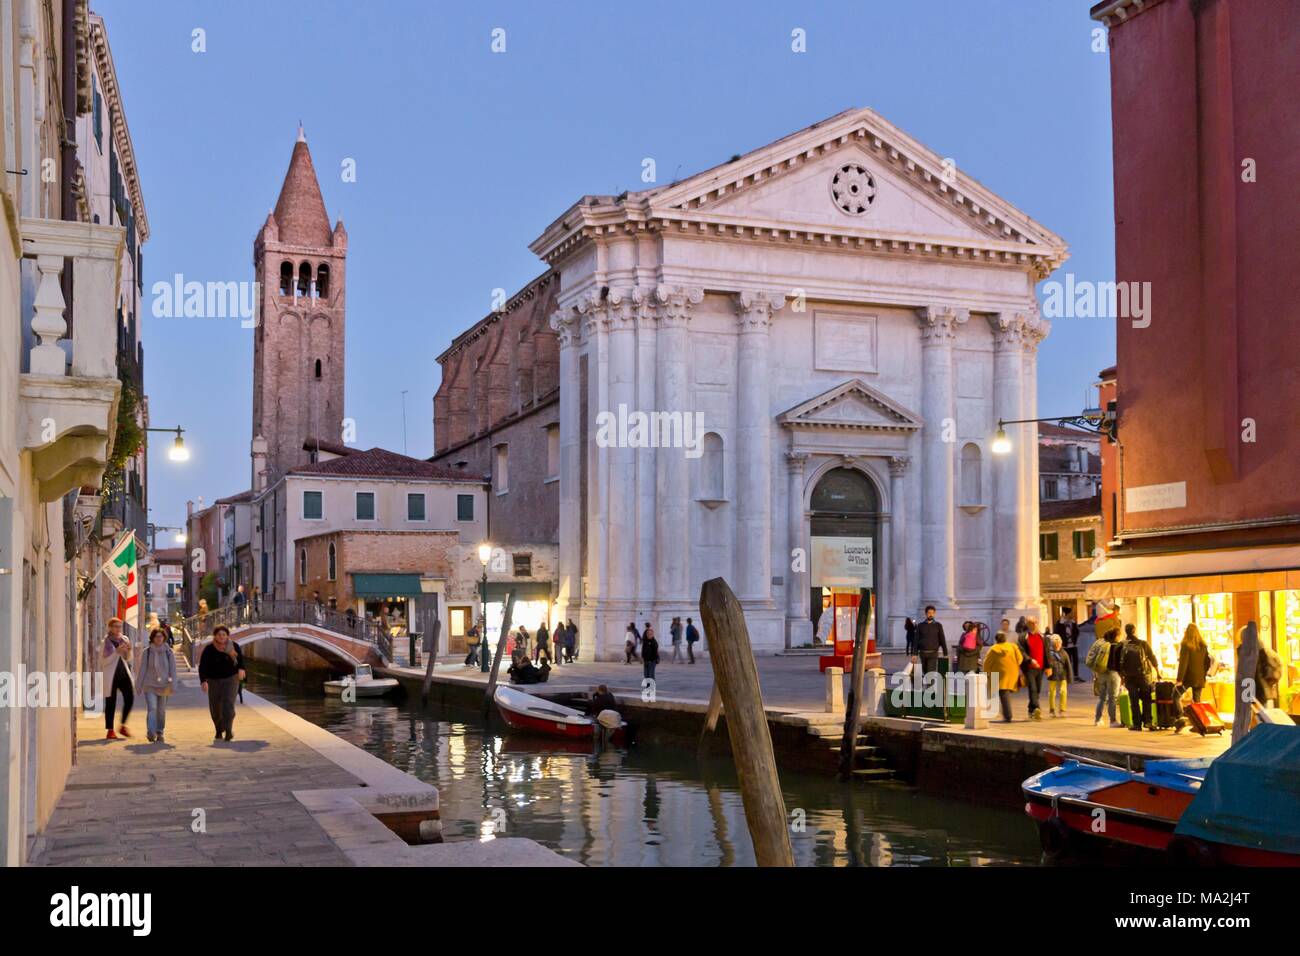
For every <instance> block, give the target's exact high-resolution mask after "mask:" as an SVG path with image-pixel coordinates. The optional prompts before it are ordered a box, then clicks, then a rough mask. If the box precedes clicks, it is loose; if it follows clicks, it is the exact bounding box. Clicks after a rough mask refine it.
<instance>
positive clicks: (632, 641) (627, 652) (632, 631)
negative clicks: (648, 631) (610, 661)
mask: <svg viewBox="0 0 1300 956" xmlns="http://www.w3.org/2000/svg"><path fill="white" fill-rule="evenodd" d="M640 643H641V635H640V634H639V633H637V629H636V624H635V623H631V624H628V626H627V640H626V641H624V642H623V663H624V664H631V663H632V661H633V660H640V658H639V657H638V656H637V653H636V646H637V645H638V644H640Z"/></svg>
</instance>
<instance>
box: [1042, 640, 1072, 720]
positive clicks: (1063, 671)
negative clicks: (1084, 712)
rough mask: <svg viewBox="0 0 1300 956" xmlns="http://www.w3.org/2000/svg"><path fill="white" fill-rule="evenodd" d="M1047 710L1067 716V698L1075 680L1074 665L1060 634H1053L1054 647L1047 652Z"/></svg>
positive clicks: (1051, 714) (1055, 714)
mask: <svg viewBox="0 0 1300 956" xmlns="http://www.w3.org/2000/svg"><path fill="white" fill-rule="evenodd" d="M1046 664H1047V666H1046V667H1045V668H1044V671H1045V672H1046V674H1047V680H1048V685H1047V712H1048V714H1049V715H1050V716H1052V717H1064V716H1065V700H1066V694H1067V693H1068V688H1069V686H1070V682H1071V681H1072V680H1074V666H1073V664H1072V663H1071V662H1070V655H1069V654H1068V653H1067V652H1066V651H1065V648H1064V647H1063V642H1062V640H1061V636H1060V635H1059V634H1053V635H1052V647H1051V649H1050V650H1049V651H1048V652H1047V661H1046Z"/></svg>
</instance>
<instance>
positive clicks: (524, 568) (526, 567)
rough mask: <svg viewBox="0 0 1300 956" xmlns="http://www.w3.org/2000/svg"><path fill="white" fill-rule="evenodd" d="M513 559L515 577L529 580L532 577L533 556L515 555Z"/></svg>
mask: <svg viewBox="0 0 1300 956" xmlns="http://www.w3.org/2000/svg"><path fill="white" fill-rule="evenodd" d="M514 559H515V577H517V578H530V577H532V576H533V556H532V555H531V554H516V555H515V556H514Z"/></svg>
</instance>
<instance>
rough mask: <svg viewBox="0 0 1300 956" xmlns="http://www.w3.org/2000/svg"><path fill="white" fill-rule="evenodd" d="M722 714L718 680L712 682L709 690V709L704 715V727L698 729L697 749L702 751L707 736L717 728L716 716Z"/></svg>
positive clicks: (707, 740) (707, 738)
mask: <svg viewBox="0 0 1300 956" xmlns="http://www.w3.org/2000/svg"><path fill="white" fill-rule="evenodd" d="M721 715H722V694H721V692H720V691H719V690H718V682H717V681H716V680H715V681H714V682H713V689H712V690H711V691H709V709H708V711H707V712H706V713H705V715H704V727H703V728H702V729H701V730H700V744H699V751H700V753H701V754H703V753H704V748H705V747H706V746H707V745H708V742H709V737H710V736H711V735H712V734H713V732H714V731H715V730H717V729H718V718H719V717H720V716H721Z"/></svg>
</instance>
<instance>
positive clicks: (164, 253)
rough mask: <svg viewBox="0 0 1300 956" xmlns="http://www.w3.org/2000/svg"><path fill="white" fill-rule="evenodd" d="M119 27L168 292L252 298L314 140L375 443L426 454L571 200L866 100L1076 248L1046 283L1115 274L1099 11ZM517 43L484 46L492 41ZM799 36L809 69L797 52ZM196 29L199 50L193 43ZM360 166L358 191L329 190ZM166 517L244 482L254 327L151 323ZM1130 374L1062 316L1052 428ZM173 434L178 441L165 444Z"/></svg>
mask: <svg viewBox="0 0 1300 956" xmlns="http://www.w3.org/2000/svg"><path fill="white" fill-rule="evenodd" d="M93 7H94V8H95V9H96V10H97V11H98V12H100V13H101V14H103V16H104V19H105V21H106V23H107V25H108V34H109V41H110V43H111V45H112V49H113V54H114V57H115V59H116V63H117V71H118V77H119V81H120V84H121V88H122V92H123V96H124V98H125V104H126V111H127V118H128V122H129V123H130V127H131V133H132V137H133V140H134V143H135V150H136V155H137V158H138V161H139V167H140V173H141V177H142V184H143V190H144V197H145V205H146V208H147V210H148V213H149V221H150V225H151V227H152V231H153V232H152V237H151V239H150V241H149V243H148V245H147V246H146V247H145V291H146V293H148V292H149V286H150V285H151V284H152V283H153V282H155V281H157V280H159V279H168V278H170V277H171V276H172V274H173V273H177V272H180V273H183V274H184V275H185V277H186V278H187V279H197V280H199V281H231V280H250V281H251V279H252V242H253V238H254V236H255V235H256V233H257V230H258V228H259V227H260V226H261V224H262V222H263V221H264V219H265V218H266V214H267V211H268V210H269V209H270V208H271V206H272V205H274V203H275V199H276V195H277V193H278V190H279V186H280V182H281V179H282V177H283V176H284V171H285V167H286V165H287V163H288V160H289V154H290V152H291V150H292V147H293V142H294V137H295V134H296V130H297V124H298V121H299V120H302V122H303V123H304V125H305V127H306V131H307V138H308V142H309V144H310V146H311V150H312V155H313V158H314V160H315V163H316V168H317V171H318V173H319V175H320V178H321V187H322V190H323V191H324V194H325V202H326V205H327V207H328V209H329V212H330V216H331V218H335V217H338V216H340V215H341V216H342V217H343V219H344V222H345V223H346V225H347V229H348V234H349V243H350V248H349V255H348V275H347V282H348V326H347V385H346V387H347V413H348V415H349V416H351V417H353V418H355V419H356V421H357V425H358V440H357V444H358V445H360V446H361V447H371V446H373V445H381V446H384V447H387V448H392V449H395V450H397V451H401V450H402V397H401V391H402V390H403V389H405V390H407V392H408V394H407V396H406V419H407V426H406V434H407V439H406V441H407V447H408V449H409V453H410V454H412V455H417V456H421V457H424V456H427V455H429V454H431V453H432V432H433V426H432V398H433V393H434V391H435V390H436V389H437V386H438V378H439V372H438V366H437V363H436V362H435V361H434V359H435V356H437V355H438V353H439V352H441V351H442V350H443V349H444V348H445V347H446V345H447V343H448V342H449V341H450V339H451V338H452V336H454V335H455V334H456V333H458V332H460V331H462V330H463V329H464V328H466V327H467V326H468V325H469V324H470V323H472V322H474V321H475V320H477V319H478V318H480V317H482V316H483V315H484V314H485V313H486V312H487V310H488V309H489V307H490V304H491V294H492V290H493V289H494V288H497V287H502V288H505V289H506V290H508V291H511V292H513V291H514V290H515V289H516V288H518V287H519V286H520V285H522V284H523V283H524V282H526V281H527V280H528V279H530V278H531V277H533V276H534V275H536V274H538V273H539V272H541V271H542V264H541V263H540V261H538V260H537V259H536V258H535V257H534V256H533V255H532V254H531V253H530V252H529V251H528V248H527V244H528V243H529V242H530V241H531V240H532V239H534V238H535V237H536V236H537V235H538V234H539V233H540V232H541V230H542V229H543V228H544V227H545V226H546V225H547V224H548V223H550V222H551V220H553V219H554V218H555V217H556V216H557V215H559V214H560V213H561V212H562V211H563V210H564V209H565V208H567V207H568V206H569V204H570V203H572V202H573V201H574V200H575V199H577V198H578V197H579V196H581V195H582V194H584V193H593V192H609V193H618V192H620V191H622V190H624V189H629V188H630V189H636V188H641V183H640V178H639V177H640V172H641V160H642V158H643V157H646V156H650V157H654V159H655V160H656V163H657V167H658V172H659V176H660V180H661V181H665V180H671V179H672V178H674V174H675V173H676V174H677V175H678V176H686V175H689V174H691V173H694V172H697V171H699V170H701V169H704V168H706V167H708V166H712V165H714V164H715V163H718V162H721V161H725V160H726V159H728V158H729V157H730V156H732V155H733V154H735V153H743V152H746V151H748V150H750V149H753V148H756V147H759V146H762V145H764V144H766V143H768V142H770V141H771V140H773V139H776V138H778V137H780V136H783V135H785V134H787V133H790V132H792V131H794V130H796V129H799V128H801V127H804V126H806V125H808V124H809V123H812V122H815V121H817V120H820V119H823V118H825V117H827V116H830V115H832V114H834V113H837V112H839V111H840V110H842V109H845V108H848V107H852V106H871V107H873V108H874V109H876V110H877V111H879V112H880V113H881V114H883V115H884V116H885V117H887V118H888V119H889V120H890V121H892V122H893V123H895V124H896V125H898V126H899V127H901V128H902V129H904V130H906V131H907V132H908V133H910V134H911V135H913V136H915V137H916V138H917V139H919V140H920V141H921V142H923V143H926V144H927V145H929V146H930V147H931V148H933V149H934V150H936V151H937V152H938V153H939V154H940V155H943V156H952V157H954V158H955V159H956V161H957V164H958V166H959V167H961V168H962V169H964V170H965V171H966V172H968V173H970V174H971V175H973V176H975V178H977V179H978V180H980V181H981V182H983V183H984V185H985V186H987V187H988V188H990V189H992V190H993V191H994V192H996V193H998V194H999V195H1001V196H1003V197H1005V198H1006V199H1008V200H1009V201H1010V202H1012V203H1014V204H1015V205H1016V206H1018V207H1019V208H1020V209H1022V210H1024V211H1025V212H1027V213H1028V214H1029V215H1031V216H1033V217H1034V218H1035V219H1037V220H1038V221H1039V222H1041V223H1043V224H1044V225H1045V226H1047V227H1048V228H1049V229H1052V230H1053V231H1055V232H1057V233H1059V234H1060V235H1062V236H1064V237H1065V239H1066V240H1067V241H1068V242H1069V244H1070V247H1071V257H1070V260H1069V261H1068V262H1067V263H1066V265H1065V267H1064V269H1063V270H1061V271H1058V273H1057V274H1056V278H1063V276H1064V274H1065V272H1072V273H1074V275H1075V276H1076V278H1077V279H1079V280H1084V279H1088V280H1097V281H1102V280H1110V279H1112V278H1113V275H1114V245H1113V215H1112V198H1111V154H1110V108H1109V103H1110V100H1109V76H1108V63H1107V55H1106V54H1105V53H1094V52H1092V49H1091V46H1092V38H1091V31H1092V29H1093V28H1094V27H1095V26H1096V24H1095V23H1093V22H1092V21H1091V20H1089V19H1088V7H1089V3H1088V2H1087V0H927V2H924V3H897V2H864V0H859V2H818V3H815V4H813V3H795V2H779V3H778V2H757V0H750V2H743V3H741V2H736V3H730V2H728V3H722V2H699V0H694V2H676V0H656V2H654V3H631V2H625V3H611V2H600V3H595V2H593V3H578V2H557V3H544V4H543V3H511V4H507V3H501V4H492V3H473V4H469V3H436V4H434V3H425V2H420V3H417V2H398V0H391V2H385V0H375V2H367V3H357V2H329V0H315V2H311V3H307V2H305V0H304V2H292V3H291V2H288V0H258V2H245V0H223V2H220V3H215V2H206V3H198V2H185V0H166V2H163V0H93ZM497 27H500V28H503V29H504V30H505V31H506V52H505V53H504V54H494V53H492V52H491V49H490V44H491V33H492V30H493V29H494V28H497ZM796 27H798V28H802V29H804V30H805V31H806V35H807V52H806V53H802V54H795V53H792V52H791V50H790V42H791V41H790V34H791V31H792V30H793V29H795V28H796ZM195 28H202V29H204V30H205V31H206V42H207V52H205V53H194V52H192V51H191V43H192V41H191V33H192V31H193V30H194V29H195ZM349 157H350V158H353V159H355V160H356V168H357V181H356V182H355V183H344V182H342V181H341V176H340V169H341V165H340V164H341V163H342V162H343V160H344V159H345V158H349ZM143 329H144V333H143V334H144V343H145V356H146V358H145V364H146V390H147V392H148V395H149V402H150V410H151V415H152V418H153V422H154V423H155V424H157V425H173V424H181V425H183V426H184V427H185V428H186V430H187V433H186V434H187V438H188V444H189V445H190V446H191V448H192V452H193V457H192V459H191V460H190V462H189V463H188V464H186V465H183V466H177V465H174V464H172V463H170V462H169V461H167V459H166V456H165V454H164V452H165V449H166V442H165V441H155V443H154V446H153V448H152V451H151V455H152V460H151V462H150V464H151V466H152V475H151V485H150V503H151V506H152V512H151V519H152V520H153V521H154V522H156V523H157V524H161V525H175V524H179V523H181V521H182V519H183V517H184V511H185V501H186V499H191V498H197V497H198V496H199V495H202V496H204V499H205V501H207V502H210V501H212V500H213V499H214V498H217V497H221V496H223V495H228V494H232V493H234V492H237V491H240V490H243V489H244V488H246V487H247V486H248V476H249V468H248V441H249V437H250V436H249V431H250V428H251V416H252V412H251V408H252V397H251V388H252V340H251V332H250V331H249V330H247V329H243V328H240V325H239V322H238V321H237V320H218V319H155V318H152V317H151V316H150V315H148V313H147V312H146V315H145V317H144V322H143ZM1113 360H1114V328H1113V322H1111V321H1106V320H1100V319H1058V320H1057V321H1056V322H1055V325H1054V328H1053V331H1052V334H1051V336H1050V337H1049V338H1048V339H1047V341H1046V342H1045V343H1044V344H1043V347H1042V349H1041V352H1040V363H1039V393H1040V396H1039V406H1040V414H1043V415H1048V414H1065V413H1069V412H1074V411H1077V410H1078V409H1079V408H1080V406H1081V404H1082V402H1083V398H1084V392H1085V387H1086V386H1087V385H1088V383H1090V382H1091V381H1093V380H1094V377H1095V375H1096V373H1097V371H1098V370H1099V369H1101V368H1103V367H1105V366H1106V365H1109V364H1111V362H1112V361H1113ZM156 437H162V436H156Z"/></svg>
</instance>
